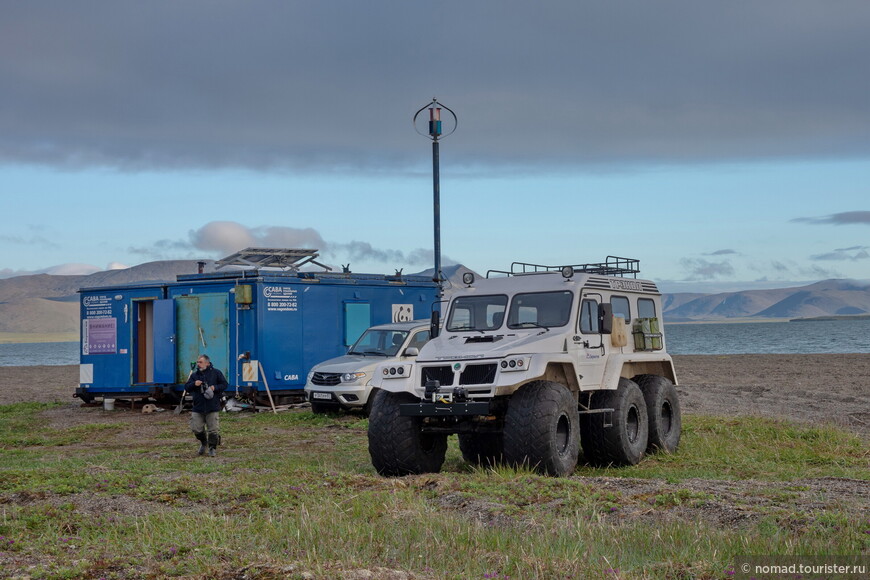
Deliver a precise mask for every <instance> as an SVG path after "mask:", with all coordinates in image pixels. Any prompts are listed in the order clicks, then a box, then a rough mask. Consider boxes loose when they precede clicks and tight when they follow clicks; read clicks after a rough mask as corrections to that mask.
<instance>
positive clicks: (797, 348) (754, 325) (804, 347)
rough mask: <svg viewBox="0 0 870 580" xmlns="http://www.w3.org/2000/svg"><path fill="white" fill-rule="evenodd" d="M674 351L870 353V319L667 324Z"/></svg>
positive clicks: (696, 352) (672, 352)
mask: <svg viewBox="0 0 870 580" xmlns="http://www.w3.org/2000/svg"><path fill="white" fill-rule="evenodd" d="M665 340H667V347H668V352H669V353H671V354H809V353H856V352H857V353H865V352H870V320H868V319H863V320H861V319H856V320H806V321H799V322H744V323H733V324H728V323H721V324H720V323H714V324H706V323H705V324H701V323H692V324H667V320H665Z"/></svg>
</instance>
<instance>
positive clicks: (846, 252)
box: [810, 246, 870, 262]
mask: <svg viewBox="0 0 870 580" xmlns="http://www.w3.org/2000/svg"><path fill="white" fill-rule="evenodd" d="M868 258H870V254H868V253H867V250H865V249H863V247H862V246H855V247H853V248H849V249H842V250H834V251H833V252H827V253H825V254H815V255H813V256H810V259H811V260H816V261H820V262H844V261H852V262H857V261H859V260H866V259H868Z"/></svg>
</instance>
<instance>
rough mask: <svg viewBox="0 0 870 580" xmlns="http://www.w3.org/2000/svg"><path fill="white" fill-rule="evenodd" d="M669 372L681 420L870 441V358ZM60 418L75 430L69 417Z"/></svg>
mask: <svg viewBox="0 0 870 580" xmlns="http://www.w3.org/2000/svg"><path fill="white" fill-rule="evenodd" d="M674 365H675V366H676V369H677V378H678V380H679V389H678V391H679V394H680V402H681V404H682V407H683V412H684V413H700V414H712V415H729V416H733V415H762V416H768V417H778V418H785V419H791V420H794V421H798V422H804V423H814V424H818V423H831V424H834V425H838V426H840V427H843V428H846V429H848V430H850V431H853V432H855V433H859V434H861V435H864V436H866V437H868V438H870V354H810V355H727V356H725V355H723V356H714V355H709V356H708V355H680V356H675V357H674ZM76 386H78V366H76V365H68V366H33V367H0V405H3V404H9V403H14V402H19V401H42V402H54V401H60V402H67V403H69V406H70V407H71V408H72V407H78V406H79V404H80V401H79V400H78V399H74V398H73V397H72V394H73V393H74V392H75V388H76ZM57 415H58V416H59V417H62V416H66V417H68V420H69V421H71V422H73V423H75V424H77V423H78V422H79V421H78V420H77V418H76V416H75V414H73V413H57ZM146 417H147V416H146ZM59 420H62V419H59ZM59 426H61V425H59Z"/></svg>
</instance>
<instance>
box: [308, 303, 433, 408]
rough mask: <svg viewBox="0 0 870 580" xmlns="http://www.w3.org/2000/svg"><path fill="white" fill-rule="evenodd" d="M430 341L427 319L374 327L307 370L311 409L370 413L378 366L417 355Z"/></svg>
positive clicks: (399, 361)
mask: <svg viewBox="0 0 870 580" xmlns="http://www.w3.org/2000/svg"><path fill="white" fill-rule="evenodd" d="M428 340H429V321H428V320H412V321H411V322H396V323H393V324H381V325H378V326H372V327H371V328H369V329H368V330H366V331H365V332H364V333H363V334H362V336H360V337H359V339H358V340H357V341H356V342H355V343H354V345H353V346H352V347H350V349H349V350H348V351H347V354H346V355H344V356H339V357H336V358H331V359H329V360H327V361H324V362H322V363H320V364H317V365H315V366H314V367H313V368H312V369H311V372H309V373H308V380H307V381H306V382H305V398H306V399H307V400H308V401H309V402H310V403H311V410H312V411H313V412H314V413H325V412H327V411H337V410H338V409H339V408H343V409H363V410H364V411H366V412H367V411H368V408H369V405H368V403H369V400H370V396H369V395H370V394H371V389H372V387H371V379H372V375H373V373H374V370H375V368H377V366H378V365H380V364H382V363H401V362H403V361H406V360H408V358H409V357H415V356H417V354H418V353H419V351H420V348H421V347H422V346H423V345H424V344H426V342H427V341H428Z"/></svg>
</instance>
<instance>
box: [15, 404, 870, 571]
mask: <svg viewBox="0 0 870 580" xmlns="http://www.w3.org/2000/svg"><path fill="white" fill-rule="evenodd" d="M49 408H51V405H39V404H16V405H8V406H0V575H3V576H6V575H15V574H26V575H27V576H29V577H30V578H34V579H35V578H52V579H53V578H82V577H84V578H137V577H141V578H154V577H173V576H190V577H209V578H212V577H213V578H234V577H241V576H243V575H244V576H245V577H247V578H285V577H289V578H294V577H295V578H303V577H314V578H336V577H342V576H344V575H347V574H348V572H349V571H352V570H356V569H367V570H373V571H375V572H373V574H374V576H373V577H383V576H385V575H386V574H385V573H384V572H383V570H380V571H378V569H384V568H385V569H389V570H399V571H404V572H405V573H407V574H408V575H410V576H409V577H411V578H433V579H434V578H493V577H498V578H504V577H508V578H511V579H518V578H587V577H591V578H727V577H730V574H729V572H730V571H731V569H730V567H731V565H732V564H733V560H734V557H735V555H737V554H830V555H836V554H861V553H867V551H868V550H870V521H868V520H867V516H866V510H867V507H868V506H867V502H866V499H863V500H862V499H860V498H858V497H857V496H855V497H852V498H849V497H847V498H846V500H848V501H845V500H843V498H842V497H841V496H836V495H832V494H829V493H828V492H827V491H826V489H825V486H823V485H822V486H820V485H818V483H817V482H814V480H813V478H828V477H832V478H848V479H851V480H861V481H868V480H870V464H868V463H870V458H868V452H867V442H866V441H864V440H861V439H860V438H858V437H855V436H852V435H850V434H847V433H844V432H842V431H838V430H836V429H832V428H817V427H803V426H796V425H793V424H789V423H784V422H779V421H772V420H766V419H756V418H741V419H731V418H727V419H726V418H719V417H699V416H688V417H685V418H684V437H683V441H682V443H681V446H680V449H679V451H678V452H677V453H675V454H673V455H656V456H652V457H649V458H647V459H646V460H645V461H643V462H642V463H641V464H640V465H637V466H634V467H630V468H622V469H613V468H610V469H594V468H591V467H586V466H581V467H579V468H578V469H577V471H576V473H575V474H574V476H572V477H567V478H550V477H542V476H539V475H537V474H534V473H532V472H530V471H527V470H516V469H510V468H505V467H499V468H496V469H481V468H474V467H471V466H469V465H467V464H465V463H464V462H463V461H462V458H461V455H460V453H459V450H458V448H457V444H456V441H455V440H453V439H452V440H451V443H450V447H449V450H448V456H447V460H446V462H445V465H444V469H443V471H442V473H440V474H427V475H421V476H414V477H406V478H395V479H386V478H382V477H380V476H378V475H377V474H376V473H375V472H374V470H373V469H372V467H371V465H370V463H369V458H368V453H367V446H366V445H367V443H366V431H365V430H366V421H365V420H363V419H360V418H359V417H355V416H332V415H313V414H311V413H308V412H289V413H282V414H278V415H273V414H270V413H261V414H257V415H251V414H244V415H229V414H227V415H224V416H222V431H223V436H224V440H225V442H226V445H225V446H224V447H221V448H220V450H219V455H220V456H219V458H218V459H217V460H214V459H209V458H198V457H194V456H193V452H194V450H195V447H196V442H195V441H194V440H193V438H192V437H190V435H189V432H188V431H187V421H186V420H187V416H186V415H184V416H181V417H177V418H166V417H165V416H162V417H160V418H159V419H157V418H155V420H154V424H155V425H157V426H159V427H160V429H159V430H158V434H157V435H156V436H154V437H153V438H150V439H148V440H142V441H135V442H134V443H129V444H119V443H118V442H117V441H116V440H115V437H114V435H115V434H117V433H118V432H120V431H121V430H122V429H125V428H126V426H125V424H124V423H123V420H122V419H120V418H122V417H123V414H121V413H119V414H118V417H119V420H118V421H113V422H112V423H101V422H96V421H95V422H93V423H86V424H84V425H81V426H78V427H74V428H70V429H51V428H47V427H46V426H45V421H42V420H41V419H40V417H41V414H42V413H43V412H45V411H46V410H48V409H49ZM72 412H81V413H86V412H87V411H85V410H81V411H79V410H75V411H72ZM626 478H628V479H626ZM698 479H703V480H713V481H714V482H719V484H721V485H725V486H727V485H735V486H736V487H735V488H734V489H733V490H732V491H729V493H731V494H732V495H731V496H729V497H725V496H724V495H723V492H720V491H719V490H718V488H716V486H706V487H705V485H704V484H703V483H701V484H699V483H698V481H697V480H698ZM743 480H753V482H754V484H753V485H741V482H743ZM620 481H623V482H624V483H623V484H620ZM859 485H862V484H861V483H860V482H859ZM708 487H710V489H708ZM729 489H731V488H729ZM807 494H811V495H812V500H813V501H812V502H811V503H812V505H810V506H808V505H807V503H808V502H807V501H806V499H807ZM862 501H863V503H861V502H862ZM856 502H857V503H856ZM862 510H864V511H862ZM22 570H24V571H23V572H22ZM306 574H308V575H310V576H306Z"/></svg>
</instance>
